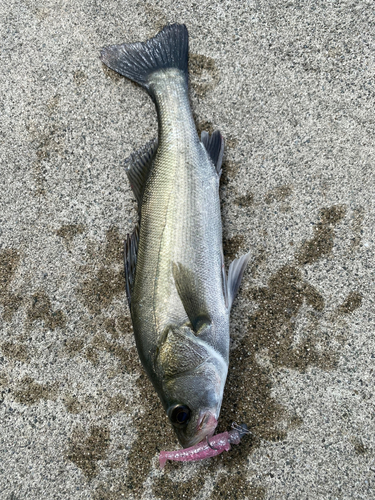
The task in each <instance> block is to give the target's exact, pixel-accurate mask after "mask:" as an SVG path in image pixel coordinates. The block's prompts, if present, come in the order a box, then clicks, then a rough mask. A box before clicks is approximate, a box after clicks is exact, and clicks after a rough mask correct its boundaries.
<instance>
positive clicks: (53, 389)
mask: <svg viewBox="0 0 375 500" xmlns="http://www.w3.org/2000/svg"><path fill="white" fill-rule="evenodd" d="M12 393H13V396H14V399H15V400H16V401H18V403H21V404H25V405H34V404H36V403H38V402H39V401H40V400H41V399H50V400H55V399H56V394H57V384H39V383H38V382H36V381H35V380H34V379H32V378H31V377H29V376H26V377H24V378H23V379H22V380H21V381H20V382H19V383H18V384H17V388H16V389H14V390H13V391H12Z"/></svg>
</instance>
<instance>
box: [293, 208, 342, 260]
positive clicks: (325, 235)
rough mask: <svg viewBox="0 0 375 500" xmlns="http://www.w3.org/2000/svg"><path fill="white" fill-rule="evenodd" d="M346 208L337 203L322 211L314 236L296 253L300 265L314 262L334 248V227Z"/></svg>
mask: <svg viewBox="0 0 375 500" xmlns="http://www.w3.org/2000/svg"><path fill="white" fill-rule="evenodd" d="M345 213H346V208H345V207H344V206H342V205H336V206H333V207H330V208H323V209H322V210H321V211H320V221H319V222H318V224H316V226H315V227H314V237H313V238H312V239H311V240H309V241H306V242H305V243H304V244H303V245H302V247H301V248H300V250H299V252H298V253H297V255H296V258H297V262H298V264H300V265H306V264H312V263H313V262H316V261H317V260H319V259H321V258H322V257H326V256H327V255H329V254H330V253H331V251H332V248H333V240H334V236H335V231H334V227H335V225H336V224H338V222H340V220H341V219H342V218H343V217H344V216H345Z"/></svg>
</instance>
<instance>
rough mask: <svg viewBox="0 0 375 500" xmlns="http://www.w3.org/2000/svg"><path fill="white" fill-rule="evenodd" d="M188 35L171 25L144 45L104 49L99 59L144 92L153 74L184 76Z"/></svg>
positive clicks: (185, 29) (181, 26)
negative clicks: (174, 72)
mask: <svg viewBox="0 0 375 500" xmlns="http://www.w3.org/2000/svg"><path fill="white" fill-rule="evenodd" d="M188 52H189V34H188V30H187V28H186V26H185V25H184V24H170V25H168V26H165V27H164V28H163V29H162V31H160V33H158V34H157V35H156V36H155V37H154V38H151V39H150V40H147V42H136V43H124V44H122V45H111V46H110V47H104V48H103V49H102V50H101V53H100V59H101V60H102V62H103V63H104V64H106V65H107V66H108V67H109V68H111V69H113V70H114V71H117V73H120V75H123V76H126V77H127V78H129V79H130V80H133V81H135V82H137V83H139V84H140V85H142V86H143V87H145V88H146V89H147V90H149V86H148V79H149V76H150V75H151V74H152V73H154V72H155V71H159V70H163V69H167V68H178V69H180V70H182V71H184V72H185V73H186V75H187V71H188Z"/></svg>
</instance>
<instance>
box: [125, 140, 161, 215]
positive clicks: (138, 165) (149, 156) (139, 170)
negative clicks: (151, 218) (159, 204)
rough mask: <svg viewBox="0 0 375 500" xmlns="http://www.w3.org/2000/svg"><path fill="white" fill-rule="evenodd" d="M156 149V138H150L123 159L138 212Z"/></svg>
mask: <svg viewBox="0 0 375 500" xmlns="http://www.w3.org/2000/svg"><path fill="white" fill-rule="evenodd" d="M157 149H158V140H157V139H152V140H151V141H150V142H148V143H147V144H146V145H145V146H143V147H142V148H140V149H138V151H135V152H134V153H133V154H132V155H130V156H129V158H127V159H126V160H125V168H126V174H127V176H128V179H129V182H130V185H131V188H132V190H133V193H134V196H135V199H136V200H137V203H138V212H139V213H140V211H141V205H142V198H143V192H144V190H145V185H146V181H147V179H148V176H149V173H150V167H151V164H152V160H153V159H154V156H155V153H156V150H157Z"/></svg>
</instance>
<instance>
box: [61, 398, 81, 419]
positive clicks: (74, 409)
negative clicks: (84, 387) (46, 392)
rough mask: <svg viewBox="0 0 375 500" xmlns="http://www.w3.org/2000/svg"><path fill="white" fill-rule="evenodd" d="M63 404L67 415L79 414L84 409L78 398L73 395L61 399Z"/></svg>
mask: <svg viewBox="0 0 375 500" xmlns="http://www.w3.org/2000/svg"><path fill="white" fill-rule="evenodd" d="M63 402H64V405H65V408H66V410H67V411H68V412H69V413H73V414H74V415H77V414H78V413H81V411H82V410H83V409H84V405H83V404H82V402H81V401H79V400H78V398H77V396H76V395H75V394H67V395H65V396H64V397H63Z"/></svg>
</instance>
